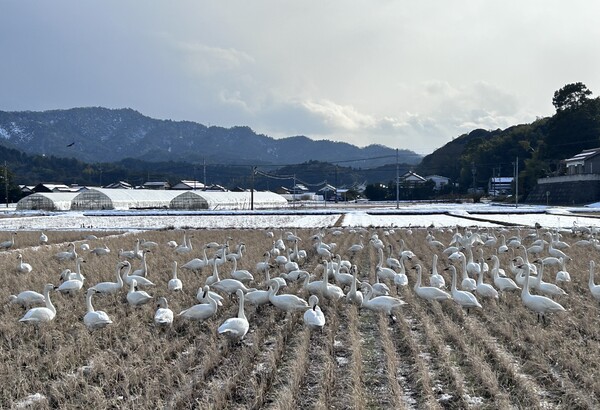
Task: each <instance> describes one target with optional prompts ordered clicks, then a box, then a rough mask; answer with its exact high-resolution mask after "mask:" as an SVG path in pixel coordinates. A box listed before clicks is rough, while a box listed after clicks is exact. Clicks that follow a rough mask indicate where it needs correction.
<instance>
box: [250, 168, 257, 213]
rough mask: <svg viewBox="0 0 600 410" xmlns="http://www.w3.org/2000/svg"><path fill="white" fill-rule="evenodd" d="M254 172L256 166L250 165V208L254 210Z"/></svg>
mask: <svg viewBox="0 0 600 410" xmlns="http://www.w3.org/2000/svg"><path fill="white" fill-rule="evenodd" d="M254 174H256V167H252V185H251V187H250V210H251V211H253V210H254Z"/></svg>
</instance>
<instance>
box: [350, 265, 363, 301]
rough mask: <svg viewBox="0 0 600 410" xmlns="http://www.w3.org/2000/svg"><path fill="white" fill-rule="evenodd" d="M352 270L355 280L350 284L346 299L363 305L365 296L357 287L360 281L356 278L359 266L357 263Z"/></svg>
mask: <svg viewBox="0 0 600 410" xmlns="http://www.w3.org/2000/svg"><path fill="white" fill-rule="evenodd" d="M350 270H351V271H352V277H353V281H352V284H351V285H350V290H349V291H348V293H346V300H347V301H348V302H350V303H352V304H355V305H357V306H361V305H362V303H363V299H364V297H363V294H362V292H361V291H360V290H357V289H356V284H357V283H358V280H357V279H356V275H357V272H358V268H357V266H356V265H352V268H351V269H350Z"/></svg>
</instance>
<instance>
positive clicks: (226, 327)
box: [217, 289, 250, 342]
mask: <svg viewBox="0 0 600 410" xmlns="http://www.w3.org/2000/svg"><path fill="white" fill-rule="evenodd" d="M235 294H236V295H237V297H238V300H239V302H238V303H239V306H238V315H237V317H230V318H229V319H227V320H225V322H223V324H222V325H221V326H219V328H218V329H217V331H218V332H219V334H220V335H225V336H227V337H228V338H229V339H230V340H233V341H236V342H239V341H240V340H242V339H243V338H244V336H246V333H248V329H249V328H250V324H249V323H248V319H247V318H246V314H245V313H244V292H243V291H242V290H241V289H238V290H237V291H236V292H235Z"/></svg>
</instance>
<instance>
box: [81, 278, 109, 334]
mask: <svg viewBox="0 0 600 410" xmlns="http://www.w3.org/2000/svg"><path fill="white" fill-rule="evenodd" d="M94 293H97V291H96V289H95V288H93V287H91V288H88V290H87V293H86V298H85V304H86V306H87V313H86V314H85V316H83V324H84V325H85V326H86V327H87V328H88V330H96V329H102V328H103V327H106V326H108V325H110V324H111V323H112V320H110V318H109V317H108V315H107V314H106V312H104V311H102V310H94V306H92V295H93V294H94Z"/></svg>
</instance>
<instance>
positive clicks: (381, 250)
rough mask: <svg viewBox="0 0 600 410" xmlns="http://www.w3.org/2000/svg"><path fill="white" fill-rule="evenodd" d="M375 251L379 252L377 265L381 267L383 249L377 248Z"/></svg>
mask: <svg viewBox="0 0 600 410" xmlns="http://www.w3.org/2000/svg"><path fill="white" fill-rule="evenodd" d="M377 253H378V254H379V261H378V262H377V266H378V267H382V266H383V249H381V248H379V249H378V250H377Z"/></svg>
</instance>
